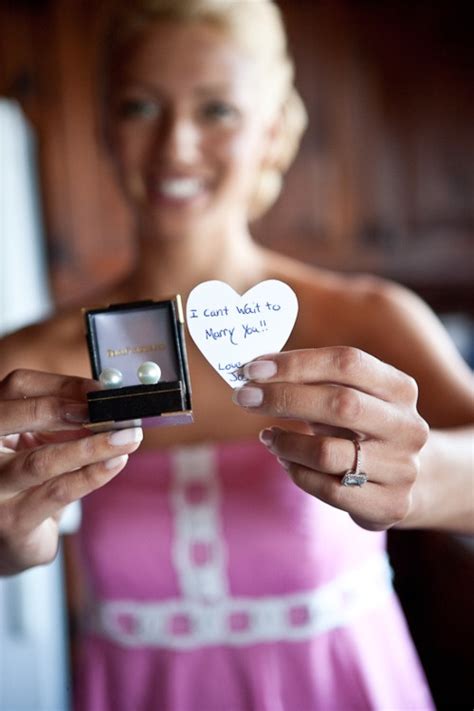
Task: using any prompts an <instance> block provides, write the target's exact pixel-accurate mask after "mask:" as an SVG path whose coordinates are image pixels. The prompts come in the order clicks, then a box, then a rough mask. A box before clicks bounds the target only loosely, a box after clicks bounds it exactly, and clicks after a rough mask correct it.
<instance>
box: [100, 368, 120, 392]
mask: <svg viewBox="0 0 474 711" xmlns="http://www.w3.org/2000/svg"><path fill="white" fill-rule="evenodd" d="M99 380H100V382H101V383H102V385H103V386H104V388H106V389H107V390H110V389H112V388H119V387H120V386H121V385H122V382H123V375H122V373H121V372H120V370H117V368H104V370H103V371H102V372H101V373H100V375H99Z"/></svg>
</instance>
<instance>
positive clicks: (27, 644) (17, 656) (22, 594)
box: [0, 99, 69, 711]
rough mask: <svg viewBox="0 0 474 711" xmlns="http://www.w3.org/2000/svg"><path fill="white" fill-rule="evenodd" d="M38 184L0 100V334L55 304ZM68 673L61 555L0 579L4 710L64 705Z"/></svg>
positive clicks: (13, 113)
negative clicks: (49, 282)
mask: <svg viewBox="0 0 474 711" xmlns="http://www.w3.org/2000/svg"><path fill="white" fill-rule="evenodd" d="M37 185H38V181H37V173H36V159H35V145H34V137H33V135H32V132H31V130H30V128H29V127H28V125H27V122H26V121H25V119H24V117H23V115H22V113H21V111H20V108H19V107H18V106H17V104H15V103H14V102H10V101H7V100H2V99H0V334H4V333H6V332H8V331H12V330H14V329H16V328H19V327H21V326H23V325H25V324H27V323H30V322H32V321H36V320H38V319H40V318H42V317H43V316H45V315H46V314H47V313H48V311H49V310H50V306H51V300H50V296H49V290H48V283H47V275H46V268H45V254H44V240H43V234H42V220H41V212H40V206H39V199H38V191H37ZM0 359H1V350H0ZM68 678H69V669H68V656H67V643H66V626H65V606H64V594H63V584H62V565H61V557H58V559H57V560H56V561H55V563H54V564H53V565H51V566H45V567H41V568H36V569H35V570H30V571H28V572H26V573H23V574H21V575H17V576H14V577H11V578H2V579H0V709H1V710H2V711H67V709H68V708H69V698H68V682H67V680H68Z"/></svg>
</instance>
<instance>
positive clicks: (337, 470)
mask: <svg viewBox="0 0 474 711" xmlns="http://www.w3.org/2000/svg"><path fill="white" fill-rule="evenodd" d="M244 376H245V377H246V378H248V379H249V380H250V381H251V382H249V383H248V384H246V385H244V386H243V387H242V388H240V389H238V390H236V391H235V392H234V401H235V402H236V403H237V404H239V405H241V406H243V407H245V409H247V410H248V411H252V412H255V413H258V414H265V415H269V416H273V417H275V416H276V417H282V418H290V419H297V420H302V421H304V422H306V423H307V424H308V425H309V427H310V430H309V432H310V433H309V434H302V433H299V432H295V431H290V430H286V429H282V428H279V427H272V428H269V429H265V430H263V431H262V432H261V434H260V439H261V441H262V442H263V443H264V444H265V445H266V446H267V447H268V449H269V450H270V452H272V453H273V454H275V455H276V456H277V457H278V458H279V460H280V462H281V464H282V465H283V466H284V468H285V469H287V471H288V472H289V474H290V476H291V478H292V479H293V481H294V482H295V484H297V486H299V487H301V488H302V489H304V491H306V492H308V493H309V494H311V495H313V496H316V497H317V498H318V499H321V500H322V501H325V502H326V503H328V504H330V505H332V506H335V507H337V508H339V509H343V510H345V511H347V512H348V513H349V514H350V516H351V517H352V518H353V519H354V521H356V523H358V524H359V525H360V526H362V527H363V528H366V529H369V530H383V529H387V528H390V527H391V526H393V525H394V524H397V523H399V522H400V521H402V520H403V519H404V518H405V517H406V516H407V515H408V514H409V513H410V512H411V503H412V491H413V486H414V484H415V481H416V478H417V475H418V470H419V463H418V459H419V453H420V451H421V449H422V448H423V446H424V445H425V443H426V441H427V438H428V433H429V428H428V425H427V424H426V422H425V421H424V420H423V419H422V417H421V416H420V415H419V414H418V412H417V409H416V403H417V397H418V388H417V384H416V382H415V380H414V379H413V378H411V377H410V376H408V375H406V374H405V373H402V372H400V371H399V370H397V369H396V368H394V367H392V366H391V365H388V364H386V363H383V362H382V361H380V360H378V359H377V358H374V357H373V356H371V355H369V354H367V353H365V352H363V351H360V350H358V349H356V348H352V347H348V346H337V347H330V348H318V349H308V350H300V351H287V352H284V353H278V354H275V355H272V356H266V357H265V358H262V359H261V360H255V361H252V362H251V363H249V364H247V365H246V366H245V367H244ZM354 439H357V440H359V442H360V443H361V470H362V471H363V472H364V473H365V474H366V475H367V477H368V481H367V483H365V484H363V485H362V486H360V487H359V486H342V485H341V480H342V476H343V475H344V473H345V472H346V471H348V470H351V469H353V468H354V464H355V457H356V446H355V444H354Z"/></svg>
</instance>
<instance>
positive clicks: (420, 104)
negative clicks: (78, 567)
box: [0, 0, 474, 711]
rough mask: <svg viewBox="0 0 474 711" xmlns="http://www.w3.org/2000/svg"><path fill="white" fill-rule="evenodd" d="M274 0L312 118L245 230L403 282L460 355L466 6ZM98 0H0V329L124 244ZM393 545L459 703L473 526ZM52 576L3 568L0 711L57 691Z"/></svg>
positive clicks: (336, 264)
mask: <svg viewBox="0 0 474 711" xmlns="http://www.w3.org/2000/svg"><path fill="white" fill-rule="evenodd" d="M279 5H280V7H281V8H282V11H283V13H284V16H285V18H286V22H287V28H288V32H289V36H290V44H291V49H292V53H293V56H294V58H295V62H296V67H297V72H296V74H297V84H298V86H299V89H300V92H301V94H302V96H303V98H304V100H305V103H306V106H307V108H308V113H309V116H310V124H309V128H308V130H307V132H306V135H305V138H304V141H303V145H302V149H301V151H300V154H299V156H298V159H297V160H296V162H295V164H294V165H293V166H292V168H291V170H290V173H289V175H288V178H287V182H286V188H285V190H284V192H283V194H282V197H281V198H280V200H279V202H278V203H277V205H276V206H275V207H274V208H273V209H272V211H271V212H270V213H269V214H268V215H266V216H265V217H264V218H263V219H262V220H260V221H259V222H258V223H256V224H255V230H254V233H255V235H256V237H257V239H258V240H259V241H261V242H262V243H264V244H265V245H267V246H269V247H271V248H274V249H276V250H279V251H281V252H284V253H286V254H289V255H291V256H295V257H297V258H299V259H303V260H304V261H306V262H308V263H314V264H318V265H320V266H326V267H329V268H336V269H339V270H346V271H369V272H373V273H376V274H380V275H382V276H385V277H389V278H393V279H396V280H397V281H400V282H401V283H403V284H405V285H407V286H409V287H410V288H412V289H413V290H415V291H416V292H417V293H419V294H420V295H421V296H422V297H423V298H424V299H426V300H427V301H428V303H429V304H430V305H431V306H432V308H433V309H434V310H435V311H436V312H437V313H438V314H439V315H440V316H441V318H442V319H443V320H444V322H445V323H446V325H447V326H448V328H449V329H450V331H451V333H452V335H453V337H454V338H455V340H456V342H457V344H458V346H459V348H460V349H461V350H462V352H463V354H464V356H465V358H466V360H468V362H470V363H471V364H472V363H473V362H474V338H473V318H474V298H473V296H474V294H473V288H472V282H473V279H472V275H473V266H474V238H473V236H474V203H473V197H474V131H473V127H474V82H473V77H474V43H473V41H472V25H471V24H470V23H469V22H468V18H467V15H466V14H465V13H466V11H465V10H463V9H462V7H461V4H460V3H457V2H452V1H451V2H450V1H448V0H442V1H439V2H423V1H421V0H413V2H410V3H407V2H404V1H403V0H387V1H385V2H374V1H371V0H280V2H279ZM102 6H103V0H96V2H95V3H94V4H93V5H92V4H91V3H90V2H89V1H88V0H42V1H41V0H36V1H35V0H0V280H1V281H0V333H1V332H3V333H5V332H7V331H9V330H12V329H13V328H16V327H18V326H21V325H22V324H24V323H27V322H29V321H33V320H35V319H37V318H40V317H42V316H44V315H45V314H46V313H47V312H48V310H49V309H51V308H55V307H57V306H61V305H65V304H69V303H73V302H75V303H77V304H78V305H79V306H80V305H82V304H85V303H88V301H87V300H88V298H89V296H90V295H92V294H93V292H94V290H95V288H96V287H97V286H98V285H99V284H103V283H104V282H105V281H114V280H115V279H117V278H118V277H119V276H120V275H121V274H123V273H124V272H125V271H126V270H127V269H129V268H130V265H131V264H132V262H133V244H132V242H131V240H130V234H131V230H130V218H129V215H128V213H127V209H126V207H125V206H124V205H123V204H122V202H121V199H120V196H119V194H118V191H117V189H116V187H115V185H114V183H113V179H112V171H111V170H110V168H109V166H108V165H107V160H106V155H105V149H104V147H103V146H102V145H101V143H100V129H99V123H98V120H97V109H96V101H95V95H96V89H95V77H96V63H97V57H98V50H99V42H98V37H99V34H100V24H101V22H100V18H101V10H102ZM0 358H1V353H0ZM390 550H391V556H392V561H393V564H394V567H395V571H396V577H395V583H396V586H397V588H398V590H399V594H400V596H401V599H402V602H403V605H404V607H405V610H406V613H407V615H408V620H409V623H410V626H411V629H412V633H413V636H414V638H415V642H416V644H417V646H418V650H419V653H420V654H421V657H422V661H423V664H424V666H425V669H426V672H427V674H428V678H429V682H430V685H431V688H432V691H433V693H434V696H435V699H436V702H437V705H438V707H439V708H444V707H446V708H463V707H465V708H466V709H467V708H469V709H472V707H473V703H474V690H473V685H472V680H471V677H472V652H471V651H470V649H469V647H470V646H472V645H471V640H472V638H473V636H474V614H473V612H474V610H473V604H472V602H471V600H472V598H473V594H472V590H473V587H472V584H473V582H474V563H473V560H474V557H473V547H472V542H470V541H469V540H466V539H464V538H460V537H453V536H448V535H442V534H435V533H426V532H424V533H421V532H410V533H403V534H398V533H396V532H393V533H391V534H390ZM54 575H55V576H56V577H55V582H54V583H51V578H50V577H48V574H46V578H47V580H46V582H44V583H38V582H37V581H35V582H33V583H30V582H29V580H30V578H31V574H30V573H29V574H26V575H24V576H18V577H17V578H15V579H12V580H9V581H7V582H3V583H2V582H0V708H2V709H5V710H6V711H26V710H27V709H28V710H31V711H33V710H34V711H43V710H44V711H63V709H66V708H67V696H68V693H67V681H66V679H67V663H65V662H64V659H65V654H66V645H65V642H64V634H63V632H61V631H60V632H59V636H58V637H57V639H56V638H55V637H54V635H52V634H50V635H49V636H48V632H47V630H48V629H50V630H52V629H56V630H61V626H60V625H61V620H58V618H57V616H56V617H54V614H55V613H54V611H55V610H57V609H62V608H61V605H63V602H61V600H64V594H63V586H62V579H63V573H62V568H61V565H60V563H59V565H58V567H57V570H56V572H55V573H54ZM29 576H30V577H29ZM52 584H53V588H51V587H48V586H51V585H52ZM41 585H46V588H41V589H42V590H43V591H44V590H46V593H44V592H43V593H42V592H38V591H39V590H40V586H41ZM28 586H29V587H28ZM32 590H33V591H36V592H34V593H32V592H31V591H32ZM22 596H23V597H22ZM48 599H49V600H50V602H51V606H52V612H51V615H52V617H48V616H47V615H46V613H44V610H45V605H46V602H45V601H46V600H48ZM21 600H23V603H21V604H22V605H23V606H25V605H26V607H27V609H28V615H27V617H25V608H24V607H23V608H22V607H21V605H20V602H19V601H21ZM62 614H63V613H61V615H62ZM61 615H60V616H61ZM35 619H36V620H38V619H41V620H42V621H43V623H44V620H45V619H47V620H48V623H47V624H46V623H44V624H42V625H40V626H39V627H41V628H44V629H43V632H41V630H40V631H38V629H37V628H38V624H36V623H35V624H33V623H32V624H33V627H32V626H31V624H30V623H28V620H33V622H34V620H35ZM25 620H26V621H25ZM44 630H46V632H45V631H44ZM41 634H43V637H41ZM45 635H46V637H45ZM389 643H390V641H389V640H387V644H389ZM18 650H20V651H18ZM22 650H23V651H22ZM48 654H49V655H52V656H50V657H48V656H47V655H48ZM45 655H46V656H45ZM55 655H56V656H55ZM46 659H48V660H49V662H50V663H49V662H48V663H47V664H46V662H45V660H46ZM41 660H42V661H41ZM54 660H56V661H57V662H58V663H56V662H55V661H54ZM58 660H59V661H58ZM60 660H62V662H61V661H60ZM14 669H16V670H17V674H16V675H15V674H13V670H14ZM28 669H30V670H31V671H30V672H28V671H27V670H28ZM34 670H36V671H34ZM44 670H48V671H44ZM19 672H21V674H20V676H19ZM20 679H23V681H22V682H21V683H20V681H19V680H20ZM53 688H54V694H53V696H51V694H52V689H53ZM39 689H43V691H41V690H39ZM45 689H46V690H45ZM32 699H33V700H32Z"/></svg>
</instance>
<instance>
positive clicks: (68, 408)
mask: <svg viewBox="0 0 474 711" xmlns="http://www.w3.org/2000/svg"><path fill="white" fill-rule="evenodd" d="M61 417H62V419H63V420H64V421H65V422H70V423H73V424H84V423H85V422H89V408H88V407H87V405H86V404H82V403H70V404H67V405H63V407H62V409H61Z"/></svg>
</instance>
